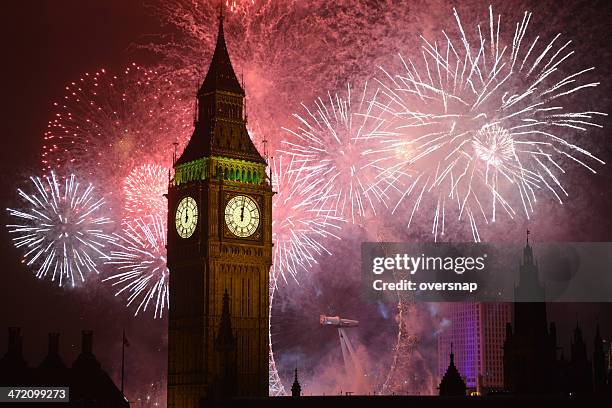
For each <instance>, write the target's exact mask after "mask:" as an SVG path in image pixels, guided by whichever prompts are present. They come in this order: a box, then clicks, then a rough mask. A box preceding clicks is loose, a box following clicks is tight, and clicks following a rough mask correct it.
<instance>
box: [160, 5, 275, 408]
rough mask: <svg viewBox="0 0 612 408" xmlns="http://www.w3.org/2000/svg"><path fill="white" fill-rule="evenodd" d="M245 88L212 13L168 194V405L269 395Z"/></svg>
mask: <svg viewBox="0 0 612 408" xmlns="http://www.w3.org/2000/svg"><path fill="white" fill-rule="evenodd" d="M244 98H245V92H244V89H243V87H242V85H241V84H240V82H239V81H238V78H237V77H236V74H235V72H234V69H233V67H232V63H231V60H230V57H229V53H228V50H227V46H226V44H225V37H224V31H223V16H222V15H220V16H219V31H218V35H217V43H216V46H215V50H214V53H213V56H212V60H211V63H210V66H209V68H208V73H207V74H206V77H205V79H204V81H203V83H202V84H201V86H200V88H199V90H198V92H197V108H196V119H195V124H194V131H193V134H192V136H191V139H190V140H189V143H188V144H187V147H186V148H185V150H184V151H183V153H182V154H181V155H180V157H179V158H178V159H177V160H176V161H175V163H174V166H173V167H174V175H173V177H172V179H171V181H170V185H169V188H168V195H167V197H168V240H167V249H168V268H169V269H170V270H171V271H172V273H171V274H170V298H171V302H172V307H171V308H170V311H169V327H168V407H170V408H182V407H186V408H194V407H198V406H201V405H204V404H209V403H210V401H211V399H212V400H216V399H218V398H228V397H229V396H232V395H234V396H244V397H263V396H267V395H268V319H269V316H268V303H269V296H268V295H269V294H268V291H269V273H270V266H271V264H272V187H271V184H270V181H269V179H268V178H267V177H266V165H267V164H266V160H265V159H264V158H263V157H262V156H261V155H260V154H259V152H258V151H257V149H256V147H255V145H254V144H253V142H252V141H251V139H250V137H249V135H248V132H247V128H246V115H245V108H244ZM224 291H225V294H224ZM230 310H231V315H230ZM209 405H210V404H209Z"/></svg>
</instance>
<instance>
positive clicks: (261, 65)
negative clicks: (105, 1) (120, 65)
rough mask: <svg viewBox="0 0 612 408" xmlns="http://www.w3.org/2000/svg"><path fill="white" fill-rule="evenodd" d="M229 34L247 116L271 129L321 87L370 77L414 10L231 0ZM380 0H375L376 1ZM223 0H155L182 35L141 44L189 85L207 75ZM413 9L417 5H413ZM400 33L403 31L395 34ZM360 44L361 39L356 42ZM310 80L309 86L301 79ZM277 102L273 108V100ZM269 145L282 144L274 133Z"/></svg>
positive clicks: (384, 4)
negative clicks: (245, 98)
mask: <svg viewBox="0 0 612 408" xmlns="http://www.w3.org/2000/svg"><path fill="white" fill-rule="evenodd" d="M224 3H225V5H226V10H229V11H231V13H227V15H226V18H225V20H224V27H225V33H226V35H225V38H226V40H227V43H228V49H229V50H230V55H231V57H232V63H233V65H234V68H235V69H236V72H237V73H241V74H242V76H243V78H244V83H245V86H246V93H247V97H248V112H249V122H250V123H251V124H253V123H255V122H257V123H259V124H260V125H261V127H262V128H264V129H265V133H266V134H273V133H274V132H276V130H277V129H278V128H279V127H280V126H282V125H283V124H285V121H286V119H287V118H288V117H289V115H290V114H291V113H292V112H293V111H295V110H296V109H298V108H299V106H298V102H299V101H302V100H312V99H313V98H315V97H316V96H317V90H321V89H329V90H332V92H335V91H336V90H342V89H343V88H345V84H346V83H347V82H348V81H351V82H353V81H359V82H361V81H365V80H366V79H367V78H369V77H371V75H372V74H373V71H374V69H375V68H373V67H376V66H378V65H380V64H381V63H383V61H386V60H387V58H388V55H389V52H390V51H391V52H393V50H395V49H396V48H397V47H396V46H392V47H391V48H390V47H389V43H392V42H393V43H397V44H405V41H404V40H405V39H406V38H409V37H410V36H411V35H412V33H411V32H410V31H409V30H411V29H412V25H410V24H406V21H407V19H408V18H410V19H411V18H412V17H411V15H412V13H408V9H407V8H402V7H397V5H396V2H394V1H392V0H385V1H378V2H363V1H362V0H350V1H343V2H336V1H327V0H313V1H309V2H296V1H294V0H257V1H252V0H242V1H232V0H229V1H226V2H224ZM374 3H375V4H374ZM218 4H219V2H218V1H212V0H208V1H200V0H169V1H165V2H158V3H156V4H154V5H153V6H152V7H151V9H152V11H153V13H154V14H155V15H156V17H158V18H159V20H160V21H161V22H162V23H163V24H166V25H169V26H171V27H173V28H174V30H175V31H176V33H178V35H177V36H172V37H171V36H160V37H158V39H157V40H155V42H153V43H149V44H143V45H142V47H144V48H145V49H147V50H149V51H153V52H155V53H158V54H159V55H161V56H162V57H163V64H162V65H160V67H159V70H160V72H164V73H166V74H167V75H168V76H169V77H171V78H172V79H173V82H174V83H180V84H181V86H183V89H185V90H189V91H192V89H193V85H194V84H196V83H199V82H201V81H202V78H204V75H205V74H206V72H205V71H204V70H205V69H206V67H207V64H206V62H207V61H209V60H210V58H211V54H212V51H213V50H214V46H215V41H216V34H217V32H216V30H215V29H211V28H214V27H216V26H217V18H218V7H217V6H218ZM411 11H412V10H411ZM390 35H395V36H398V37H401V39H399V38H390ZM356 44H359V46H356ZM304 84H308V86H304ZM271 100H274V101H275V109H269V106H270V101H271ZM270 142H271V143H272V144H271V146H270V147H271V150H276V149H277V148H278V147H279V146H277V145H274V143H275V140H270Z"/></svg>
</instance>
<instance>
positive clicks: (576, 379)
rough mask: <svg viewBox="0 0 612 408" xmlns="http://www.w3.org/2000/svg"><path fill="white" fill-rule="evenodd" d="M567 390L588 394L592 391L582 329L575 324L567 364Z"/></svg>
mask: <svg viewBox="0 0 612 408" xmlns="http://www.w3.org/2000/svg"><path fill="white" fill-rule="evenodd" d="M568 378H569V392H571V393H572V394H588V393H591V392H593V381H592V366H591V362H590V361H589V359H588V356H587V350H586V343H585V342H584V339H583V338H582V330H580V327H578V324H576V328H575V329H574V335H573V338H572V342H571V359H570V362H569V366H568Z"/></svg>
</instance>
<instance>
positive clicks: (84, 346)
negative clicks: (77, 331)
mask: <svg viewBox="0 0 612 408" xmlns="http://www.w3.org/2000/svg"><path fill="white" fill-rule="evenodd" d="M72 366H73V367H74V368H79V369H99V368H100V362H98V360H97V359H96V356H95V355H94V354H93V331H92V330H83V331H82V332H81V354H79V355H78V357H77V359H76V360H75V361H74V364H72Z"/></svg>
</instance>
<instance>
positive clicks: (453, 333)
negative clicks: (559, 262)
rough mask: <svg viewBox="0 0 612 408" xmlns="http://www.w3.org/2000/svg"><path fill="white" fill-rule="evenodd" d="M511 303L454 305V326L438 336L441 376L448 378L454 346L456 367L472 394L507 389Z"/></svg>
mask: <svg viewBox="0 0 612 408" xmlns="http://www.w3.org/2000/svg"><path fill="white" fill-rule="evenodd" d="M511 313H512V312H511V304H510V303H481V302H472V303H452V304H450V305H449V315H448V318H449V320H450V324H449V325H448V327H447V328H446V329H445V331H444V332H442V333H441V334H440V335H439V337H438V375H439V376H440V378H442V376H443V375H444V372H445V371H446V368H447V367H448V364H449V353H450V344H451V343H453V350H454V353H455V365H456V366H457V369H458V370H459V372H460V373H461V375H462V376H463V378H464V380H465V383H466V386H467V388H468V390H470V391H479V392H481V393H486V392H487V391H491V390H501V389H503V387H504V367H503V345H504V340H505V330H506V323H509V322H510V321H511V316H512V314H511Z"/></svg>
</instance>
